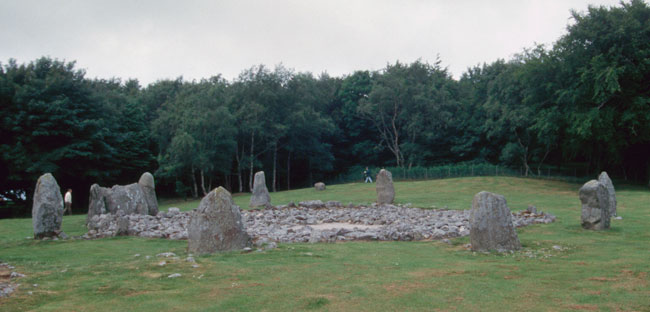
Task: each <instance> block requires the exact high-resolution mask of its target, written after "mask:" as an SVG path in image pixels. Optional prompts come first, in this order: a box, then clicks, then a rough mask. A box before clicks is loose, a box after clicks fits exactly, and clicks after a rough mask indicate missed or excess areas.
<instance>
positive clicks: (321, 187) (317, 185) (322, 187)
mask: <svg viewBox="0 0 650 312" xmlns="http://www.w3.org/2000/svg"><path fill="white" fill-rule="evenodd" d="M314 189H316V190H317V191H324V190H325V183H323V182H316V183H315V184H314Z"/></svg>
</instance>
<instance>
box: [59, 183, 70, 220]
mask: <svg viewBox="0 0 650 312" xmlns="http://www.w3.org/2000/svg"><path fill="white" fill-rule="evenodd" d="M63 202H64V203H65V209H63V214H65V212H66V211H67V212H68V214H70V215H71V214H72V189H68V191H67V192H65V196H64V197H63ZM59 207H60V206H59Z"/></svg>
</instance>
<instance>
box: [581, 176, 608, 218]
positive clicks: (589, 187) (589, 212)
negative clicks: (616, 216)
mask: <svg viewBox="0 0 650 312" xmlns="http://www.w3.org/2000/svg"><path fill="white" fill-rule="evenodd" d="M579 194H580V202H581V203H582V213H581V221H582V227H583V228H585V229H588V230H606V229H608V228H609V222H610V215H609V211H610V203H609V198H610V194H609V192H608V191H607V187H606V186H605V185H604V184H603V183H601V182H598V180H591V181H589V182H587V183H585V184H584V185H583V186H582V187H581V188H580V192H579Z"/></svg>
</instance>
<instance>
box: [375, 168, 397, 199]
mask: <svg viewBox="0 0 650 312" xmlns="http://www.w3.org/2000/svg"><path fill="white" fill-rule="evenodd" d="M394 200H395V187H393V175H392V174H391V173H390V171H388V170H386V169H381V170H379V173H378V174H377V204H378V205H382V204H392V203H393V201H394Z"/></svg>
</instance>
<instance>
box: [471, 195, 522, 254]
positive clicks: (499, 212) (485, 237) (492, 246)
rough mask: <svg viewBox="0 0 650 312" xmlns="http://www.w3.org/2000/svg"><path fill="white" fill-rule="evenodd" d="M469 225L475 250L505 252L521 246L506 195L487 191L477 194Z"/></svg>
mask: <svg viewBox="0 0 650 312" xmlns="http://www.w3.org/2000/svg"><path fill="white" fill-rule="evenodd" d="M469 227H470V233H469V237H470V243H471V245H472V250H473V251H490V250H496V251H498V252H504V251H511V250H519V249H520V248H521V243H520V242H519V237H518V236H517V232H516V231H515V228H514V226H513V224H512V215H511V213H510V209H509V208H508V205H507V203H506V199H505V197H503V196H501V195H498V194H494V193H490V192H485V191H483V192H480V193H478V194H476V195H475V196H474V201H473V202H472V210H471V211H470V217H469Z"/></svg>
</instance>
